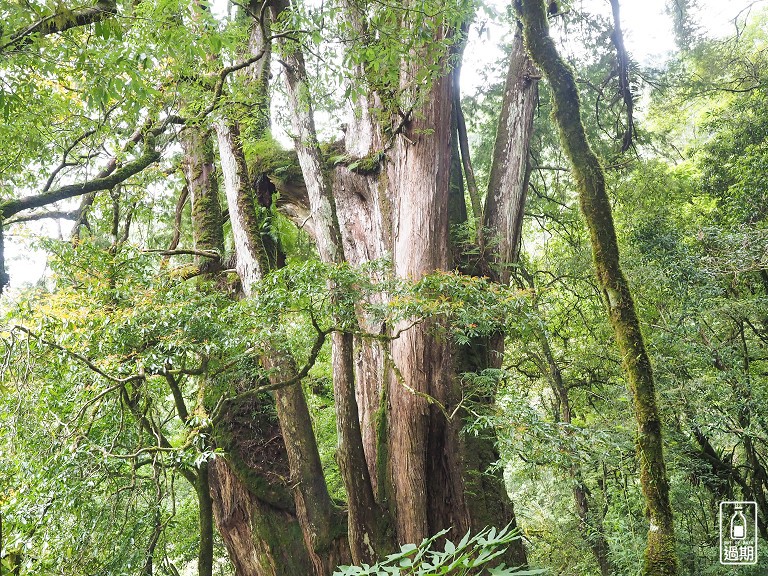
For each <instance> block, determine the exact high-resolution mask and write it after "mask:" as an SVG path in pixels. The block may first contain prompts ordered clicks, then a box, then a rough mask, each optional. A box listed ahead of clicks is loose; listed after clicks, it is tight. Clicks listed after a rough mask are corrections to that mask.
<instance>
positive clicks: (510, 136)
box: [456, 30, 538, 565]
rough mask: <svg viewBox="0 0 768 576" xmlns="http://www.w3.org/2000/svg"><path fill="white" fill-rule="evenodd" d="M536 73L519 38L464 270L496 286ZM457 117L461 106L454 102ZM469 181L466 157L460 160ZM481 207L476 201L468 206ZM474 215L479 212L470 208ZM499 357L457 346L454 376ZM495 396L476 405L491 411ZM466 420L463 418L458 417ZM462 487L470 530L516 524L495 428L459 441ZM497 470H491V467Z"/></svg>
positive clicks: (520, 186) (505, 264) (499, 344)
mask: <svg viewBox="0 0 768 576" xmlns="http://www.w3.org/2000/svg"><path fill="white" fill-rule="evenodd" d="M537 84H538V74H537V72H536V70H535V69H534V66H533V64H532V63H531V61H530V59H529V58H528V55H527V54H526V52H525V49H524V47H523V41H522V32H521V31H520V30H517V31H516V34H515V36H514V38H513V42H512V46H511V50H510V55H509V66H508V69H507V77H506V82H505V86H504V93H503V97H502V103H501V112H500V115H499V122H498V129H497V132H496V142H495V145H494V150H493V161H492V167H491V174H490V178H489V182H488V191H487V194H486V199H485V206H484V208H483V209H482V213H481V214H478V215H477V216H478V218H480V220H481V222H480V224H482V225H483V228H484V229H483V230H482V234H481V233H479V232H478V234H477V243H478V248H479V252H480V259H479V262H478V263H476V264H470V266H469V272H471V273H478V274H485V275H487V276H489V277H491V278H492V279H494V280H495V281H497V282H501V283H503V284H507V283H509V279H510V274H511V271H512V268H513V266H514V265H515V264H516V263H517V260H518V254H519V245H520V238H521V234H522V225H523V212H524V208H525V199H526V189H527V186H528V173H529V170H528V152H529V148H530V141H531V135H532V132H533V115H534V111H535V109H536V104H537V101H538V85H537ZM456 107H457V108H458V111H459V113H461V108H460V102H458V100H457V103H456ZM463 125H464V123H463V122H461V121H460V122H459V123H458V126H457V128H458V134H457V135H458V138H459V140H460V141H461V142H462V145H461V146H460V148H461V150H462V156H464V155H465V150H466V149H467V148H468V145H467V142H466V140H467V134H466V130H465V128H464V126H463ZM463 165H464V166H465V173H466V176H467V179H468V180H469V178H470V176H471V170H468V169H467V168H468V167H469V166H471V163H470V159H469V157H468V155H467V157H466V158H463ZM473 203H474V204H479V199H477V200H475V201H473ZM474 211H477V209H475V210H474ZM503 354H504V335H503V334H495V335H492V336H488V337H483V338H477V339H475V340H474V341H472V342H471V343H470V344H469V345H468V346H463V347H460V349H459V350H458V354H457V366H456V368H457V370H458V371H459V372H474V373H479V372H481V371H482V370H485V369H487V368H500V367H501V361H502V358H503ZM495 400H496V394H495V391H491V392H490V393H489V394H488V395H487V396H486V397H485V398H478V399H477V401H480V402H483V403H486V404H487V405H489V406H490V405H493V404H494V403H495ZM464 417H465V418H466V417H467V416H466V415H464ZM462 444H463V445H462V448H463V455H464V481H465V485H466V492H467V496H466V498H467V501H468V506H469V508H470V512H471V521H472V528H473V529H475V530H479V529H481V528H482V527H484V526H488V525H492V526H503V525H506V524H512V526H515V527H516V526H517V522H516V518H515V514H514V510H513V505H512V502H511V501H510V499H509V497H508V496H507V493H506V486H505V483H504V477H503V469H502V468H501V467H499V466H498V465H496V464H497V462H498V460H499V458H500V455H499V452H498V449H497V446H496V445H497V436H496V430H495V429H493V428H492V427H488V428H487V429H486V430H483V431H482V432H481V433H480V434H473V435H468V436H465V437H464V439H463V443H462ZM494 465H496V466H495V470H496V471H495V472H493V471H492V468H493V467H494ZM505 560H506V562H507V563H509V564H511V565H522V564H525V563H526V561H527V558H526V553H525V547H524V545H523V542H522V539H521V540H519V541H517V542H515V543H514V545H513V546H511V547H510V549H509V550H508V552H507V554H506V557H505Z"/></svg>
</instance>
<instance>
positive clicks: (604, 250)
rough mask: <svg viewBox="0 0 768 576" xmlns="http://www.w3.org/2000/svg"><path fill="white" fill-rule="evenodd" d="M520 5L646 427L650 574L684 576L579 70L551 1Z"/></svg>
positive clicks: (644, 361)
mask: <svg viewBox="0 0 768 576" xmlns="http://www.w3.org/2000/svg"><path fill="white" fill-rule="evenodd" d="M516 6H517V10H518V13H519V15H520V18H521V20H522V22H523V26H524V34H525V43H526V47H527V48H528V51H529V52H530V54H531V56H532V57H533V59H534V61H535V62H536V63H537V64H538V66H539V67H540V68H541V69H542V71H543V72H544V74H545V75H546V77H547V79H548V80H549V83H550V86H551V88H552V92H553V104H554V117H555V120H556V122H557V124H558V126H559V128H560V137H561V142H562V144H563V148H564V149H565V151H566V154H567V155H568V157H569V158H570V160H571V165H572V168H573V173H574V176H575V178H576V183H577V187H578V191H579V200H580V204H581V210H582V213H583V214H584V218H585V220H586V222H587V227H588V228H589V233H590V240H591V243H592V252H593V257H594V264H595V272H596V275H597V279H598V282H599V284H600V287H601V289H602V292H603V299H604V302H605V305H606V308H607V311H608V317H609V320H610V323H611V326H612V327H613V331H614V335H615V337H616V342H617V344H618V347H619V351H620V353H621V356H622V366H623V369H624V373H625V375H626V378H627V382H628V384H629V388H630V391H631V393H632V398H633V404H634V410H635V418H636V421H637V427H638V437H637V448H638V457H639V460H640V483H641V486H642V490H643V496H644V498H645V502H646V506H647V514H648V517H649V530H648V541H647V545H646V549H645V560H644V565H643V574H644V575H646V576H674V575H676V574H677V558H676V554H675V537H674V526H673V517H672V508H671V506H670V503H669V482H668V479H667V471H666V465H665V462H664V453H663V448H662V432H661V422H660V420H659V414H658V409H657V406H656V391H655V384H654V379H653V372H652V368H651V362H650V358H649V357H648V353H647V351H646V349H645V342H644V340H643V335H642V332H641V330H640V322H639V320H638V318H637V313H636V310H635V305H634V302H633V300H632V295H631V292H630V290H629V285H628V284H627V281H626V278H625V277H624V274H623V273H622V270H621V266H620V263H619V247H618V242H617V240H616V231H615V228H614V224H613V215H612V212H611V204H610V201H609V199H608V196H607V194H606V189H605V176H604V172H603V168H602V166H601V164H600V161H599V160H598V158H597V156H596V155H595V153H594V152H593V151H592V149H591V147H590V146H589V143H588V142H587V138H586V134H585V131H584V126H583V125H582V123H581V116H580V112H581V110H580V103H579V94H578V89H577V87H576V82H575V80H574V76H573V72H572V70H571V69H570V68H569V67H568V65H567V64H566V63H565V62H564V61H563V60H562V58H561V57H560V55H559V54H558V52H557V49H556V47H555V44H554V42H553V41H552V38H551V37H550V35H549V25H548V23H547V16H546V13H545V8H544V4H543V3H542V2H541V0H521V1H520V2H519V3H518V4H517V5H516Z"/></svg>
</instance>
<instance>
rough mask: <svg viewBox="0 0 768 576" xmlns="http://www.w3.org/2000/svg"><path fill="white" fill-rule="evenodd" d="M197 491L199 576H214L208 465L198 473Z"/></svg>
mask: <svg viewBox="0 0 768 576" xmlns="http://www.w3.org/2000/svg"><path fill="white" fill-rule="evenodd" d="M196 480H197V481H196V482H195V491H196V492H197V502H198V503H199V505H200V548H199V549H198V554H197V573H198V575H199V576H213V503H212V501H211V492H210V487H209V485H208V463H207V462H203V463H202V464H200V468H199V469H198V472H197V478H196Z"/></svg>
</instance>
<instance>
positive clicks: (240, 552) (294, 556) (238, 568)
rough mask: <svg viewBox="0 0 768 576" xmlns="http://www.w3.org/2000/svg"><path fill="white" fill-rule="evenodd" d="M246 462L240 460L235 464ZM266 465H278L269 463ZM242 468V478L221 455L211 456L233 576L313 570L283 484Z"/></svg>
mask: <svg viewBox="0 0 768 576" xmlns="http://www.w3.org/2000/svg"><path fill="white" fill-rule="evenodd" d="M245 464H246V463H245V462H243V461H239V466H243V465H245ZM270 464H271V465H272V466H275V465H279V463H277V462H274V461H273V462H271V463H270ZM284 464H285V463H284ZM242 471H243V475H242V476H241V475H240V474H238V473H237V472H235V469H234V468H233V466H232V464H231V463H229V462H228V461H227V460H225V459H223V458H216V459H215V460H213V461H212V462H211V463H210V471H209V472H210V476H209V477H210V487H211V495H212V500H213V510H214V516H215V520H216V526H217V527H218V529H219V533H220V534H221V536H222V539H223V540H224V545H225V546H226V548H227V552H228V553H229V557H230V560H231V561H232V565H233V566H234V568H235V575H236V576H295V575H296V574H314V573H315V572H314V567H313V563H312V560H311V559H310V557H309V555H308V554H307V552H306V547H305V545H304V538H303V535H302V530H301V526H299V522H298V521H297V519H296V515H295V511H294V510H292V506H291V504H292V503H291V499H290V495H289V493H288V488H287V487H286V486H278V485H277V484H276V479H275V478H272V479H270V478H269V477H268V476H267V477H260V476H259V475H255V474H254V473H253V469H252V468H251V467H249V466H247V465H245V466H244V467H243V470H242ZM270 481H271V482H272V486H271V487H269V488H268V489H267V490H264V485H265V484H266V483H267V482H270ZM260 487H261V488H262V489H261V490H259V488H260ZM260 492H262V493H261V494H259V493H260Z"/></svg>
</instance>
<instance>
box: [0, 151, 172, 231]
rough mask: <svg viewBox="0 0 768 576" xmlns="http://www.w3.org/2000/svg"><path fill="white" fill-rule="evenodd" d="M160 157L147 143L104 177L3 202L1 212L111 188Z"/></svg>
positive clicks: (4, 214) (11, 213)
mask: <svg viewBox="0 0 768 576" xmlns="http://www.w3.org/2000/svg"><path fill="white" fill-rule="evenodd" d="M159 159H160V153H159V152H158V151H157V150H155V149H154V147H153V146H151V145H150V144H147V145H146V148H145V150H144V153H143V154H142V155H141V156H139V157H138V158H136V159H135V160H134V161H133V162H129V163H128V164H126V165H125V166H122V167H121V168H118V169H116V170H115V171H114V172H112V173H111V174H110V175H109V176H105V177H103V178H95V179H93V180H89V181H88V182H80V183H78V184H70V185H68V186H62V187H60V188H57V189H56V190H53V191H49V192H44V193H42V194H37V195H34V196H25V197H23V198H19V199H18V200H8V201H6V202H4V203H3V204H0V214H2V217H3V218H8V217H9V216H14V215H15V214H18V213H19V212H21V211H23V210H29V209H31V208H41V207H43V206H46V205H47V204H52V203H53V202H58V201H60V200H66V199H68V198H75V197H76V196H82V195H83V194H88V193H89V192H97V191H99V190H109V189H110V188H114V187H115V186H116V185H117V184H120V183H121V182H123V181H125V180H127V179H128V178H130V177H131V176H133V175H134V174H138V173H139V172H141V171H142V170H144V169H145V168H146V167H147V166H149V165H150V164H153V163H154V162H157V160H159Z"/></svg>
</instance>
